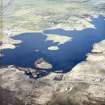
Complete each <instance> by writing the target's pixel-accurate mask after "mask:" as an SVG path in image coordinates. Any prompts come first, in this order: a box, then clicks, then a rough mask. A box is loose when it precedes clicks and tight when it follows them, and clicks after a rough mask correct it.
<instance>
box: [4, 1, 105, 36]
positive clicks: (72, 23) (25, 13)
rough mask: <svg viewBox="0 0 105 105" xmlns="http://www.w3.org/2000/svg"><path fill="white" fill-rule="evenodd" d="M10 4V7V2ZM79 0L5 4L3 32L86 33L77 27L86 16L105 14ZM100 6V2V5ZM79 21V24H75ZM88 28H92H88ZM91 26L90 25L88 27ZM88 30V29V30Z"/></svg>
mask: <svg viewBox="0 0 105 105" xmlns="http://www.w3.org/2000/svg"><path fill="white" fill-rule="evenodd" d="M8 1H11V3H9V5H6V4H8V3H7V2H8ZM82 1H83V0H81V1H78V0H74V1H73V0H72V1H71V0H21V1H20V0H4V5H5V6H6V7H5V9H4V18H3V19H4V20H3V22H4V31H7V30H9V31H11V33H12V34H11V35H16V34H20V33H24V32H36V31H42V30H45V29H48V28H54V27H56V28H57V27H60V28H64V29H83V27H82V26H81V24H79V23H78V24H77V23H76V21H79V20H81V19H83V18H82V16H83V15H85V14H88V15H99V14H102V13H103V14H104V11H103V10H100V12H97V11H98V10H99V9H98V7H99V6H97V5H96V4H94V3H93V4H92V3H91V2H89V1H88V2H82ZM97 2H99V1H97ZM75 19H76V20H75ZM88 25H89V24H88ZM89 26H90V25H89ZM85 28H87V27H85Z"/></svg>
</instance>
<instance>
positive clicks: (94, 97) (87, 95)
mask: <svg viewBox="0 0 105 105" xmlns="http://www.w3.org/2000/svg"><path fill="white" fill-rule="evenodd" d="M36 71H37V70H36ZM36 71H35V72H34V69H31V68H19V67H14V66H8V67H1V68H0V87H1V88H2V89H7V90H9V91H13V92H14V97H16V98H17V99H19V100H22V102H24V103H25V105H105V41H102V42H100V43H98V44H95V45H94V48H93V50H92V52H91V53H90V54H88V55H87V59H86V61H82V62H81V63H79V64H78V65H76V66H75V67H74V68H73V69H72V70H71V71H70V72H68V73H66V74H62V73H50V74H48V75H47V76H44V77H42V78H37V79H33V78H30V76H29V75H26V74H28V73H30V72H31V73H34V75H37V74H36ZM13 105H14V104H13Z"/></svg>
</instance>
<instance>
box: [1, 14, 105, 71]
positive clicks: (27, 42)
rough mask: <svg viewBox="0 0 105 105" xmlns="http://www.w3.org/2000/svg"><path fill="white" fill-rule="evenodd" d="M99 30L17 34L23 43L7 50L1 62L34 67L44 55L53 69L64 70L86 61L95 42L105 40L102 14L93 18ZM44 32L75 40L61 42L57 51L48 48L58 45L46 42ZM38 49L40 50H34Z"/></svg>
mask: <svg viewBox="0 0 105 105" xmlns="http://www.w3.org/2000/svg"><path fill="white" fill-rule="evenodd" d="M92 24H94V25H95V27H96V29H93V28H88V29H84V30H80V31H77V30H74V31H71V30H70V31H66V30H63V29H51V30H45V31H44V33H24V34H21V35H18V36H16V37H14V39H19V40H22V44H20V45H18V46H17V47H16V48H15V49H6V50H4V57H3V58H2V63H3V64H4V65H10V64H11V65H16V66H19V67H33V68H34V62H35V61H36V60H37V59H38V58H41V57H43V58H44V59H45V60H47V61H48V62H50V63H51V64H52V65H53V71H56V70H63V72H67V71H69V70H71V69H72V67H74V66H75V65H76V64H78V63H79V62H81V61H83V60H85V58H86V54H87V53H89V52H91V50H92V48H93V45H94V44H95V43H97V42H99V41H102V40H103V39H105V18H104V17H103V16H99V17H97V18H94V19H93V20H92ZM43 34H58V35H66V36H70V37H72V41H70V42H67V43H65V44H63V45H60V49H59V50H57V51H49V50H48V47H49V46H51V45H56V43H55V44H54V43H52V42H50V41H48V42H46V41H45V39H46V36H45V35H43ZM36 49H38V50H39V52H35V50H36Z"/></svg>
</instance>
